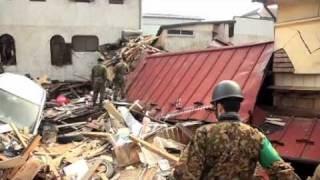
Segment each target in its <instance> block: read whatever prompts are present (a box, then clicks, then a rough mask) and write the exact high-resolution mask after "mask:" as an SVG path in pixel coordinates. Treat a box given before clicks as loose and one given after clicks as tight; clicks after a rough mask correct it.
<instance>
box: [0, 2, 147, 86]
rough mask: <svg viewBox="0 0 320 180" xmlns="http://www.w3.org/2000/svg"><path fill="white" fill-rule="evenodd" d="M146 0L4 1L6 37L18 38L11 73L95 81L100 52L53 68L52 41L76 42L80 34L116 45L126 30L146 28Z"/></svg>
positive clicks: (1, 28)
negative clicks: (142, 16) (92, 77)
mask: <svg viewBox="0 0 320 180" xmlns="http://www.w3.org/2000/svg"><path fill="white" fill-rule="evenodd" d="M140 3H141V1H140V0H124V4H109V1H108V0H95V1H94V2H91V3H80V2H73V1H70V0H47V1H46V2H37V1H29V0H10V1H7V0H0V35H2V34H10V35H11V36H13V38H14V39H15V45H16V58H17V65H16V66H10V67H5V69H6V71H11V72H18V73H21V74H25V73H30V74H31V75H32V76H35V77H36V76H40V75H43V74H47V75H48V76H49V77H50V78H52V79H59V80H75V79H79V78H77V77H76V76H74V75H75V74H77V75H80V76H83V77H86V78H89V75H90V70H91V67H92V66H93V65H94V64H95V63H96V58H97V57H99V53H98V52H73V53H72V61H73V64H72V65H68V66H63V67H56V66H52V65H51V59H50V58H51V56H50V39H51V38H52V36H54V35H61V36H63V37H64V39H65V42H66V43H71V39H72V36H74V35H96V36H97V37H98V38H99V44H100V45H101V44H105V43H112V42H115V41H117V40H118V39H119V38H120V37H121V31H122V30H125V29H133V30H138V29H139V28H140V14H141V12H140V10H141V4H140Z"/></svg>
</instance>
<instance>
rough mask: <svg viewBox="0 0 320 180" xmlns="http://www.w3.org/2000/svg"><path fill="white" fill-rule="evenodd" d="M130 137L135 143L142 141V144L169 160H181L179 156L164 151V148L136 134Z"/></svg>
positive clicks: (175, 161)
mask: <svg viewBox="0 0 320 180" xmlns="http://www.w3.org/2000/svg"><path fill="white" fill-rule="evenodd" d="M130 138H131V139H132V140H133V141H134V142H135V143H138V144H139V143H140V144H141V145H143V146H145V147H146V148H147V149H149V150H150V151H152V152H154V153H156V154H158V155H160V156H162V157H164V158H166V159H168V160H169V161H172V162H174V163H177V162H178V161H179V158H178V157H176V156H174V155H172V154H170V153H168V152H166V151H163V150H162V149H159V148H158V147H156V146H154V145H153V144H150V143H148V142H146V141H144V140H141V139H139V138H137V137H135V136H132V135H130Z"/></svg>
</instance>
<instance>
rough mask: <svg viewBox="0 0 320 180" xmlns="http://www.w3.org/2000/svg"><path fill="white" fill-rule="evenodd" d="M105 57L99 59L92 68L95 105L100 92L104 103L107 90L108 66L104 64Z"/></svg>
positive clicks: (101, 100)
mask: <svg viewBox="0 0 320 180" xmlns="http://www.w3.org/2000/svg"><path fill="white" fill-rule="evenodd" d="M102 62H103V59H101V58H99V59H98V64H97V65H95V66H94V67H93V68H92V72H91V81H92V86H93V97H92V101H93V105H95V104H96V102H97V98H98V94H99V93H100V104H102V102H103V100H104V97H105V91H106V81H107V68H106V67H105V65H104V64H102Z"/></svg>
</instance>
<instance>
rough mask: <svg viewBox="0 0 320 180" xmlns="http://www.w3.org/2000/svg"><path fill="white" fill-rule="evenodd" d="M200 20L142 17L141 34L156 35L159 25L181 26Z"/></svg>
mask: <svg viewBox="0 0 320 180" xmlns="http://www.w3.org/2000/svg"><path fill="white" fill-rule="evenodd" d="M199 21H201V19H198V20H196V19H183V18H166V17H148V16H146V17H143V18H142V31H143V34H146V35H148V34H151V35H156V34H157V32H158V30H159V28H160V26H161V25H169V24H181V23H188V22H199Z"/></svg>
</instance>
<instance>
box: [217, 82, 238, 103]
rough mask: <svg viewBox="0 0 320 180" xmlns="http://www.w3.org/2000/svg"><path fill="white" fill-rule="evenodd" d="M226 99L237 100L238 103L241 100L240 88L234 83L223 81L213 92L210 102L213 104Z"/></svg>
mask: <svg viewBox="0 0 320 180" xmlns="http://www.w3.org/2000/svg"><path fill="white" fill-rule="evenodd" d="M227 98H238V99H239V100H240V101H242V100H243V95H242V93H241V88H240V86H239V84H238V83H236V82H235V81H231V80H224V81H221V82H220V83H219V84H217V85H216V87H215V88H214V90H213V93H212V101H211V102H213V103H214V102H218V101H220V100H223V99H227Z"/></svg>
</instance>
